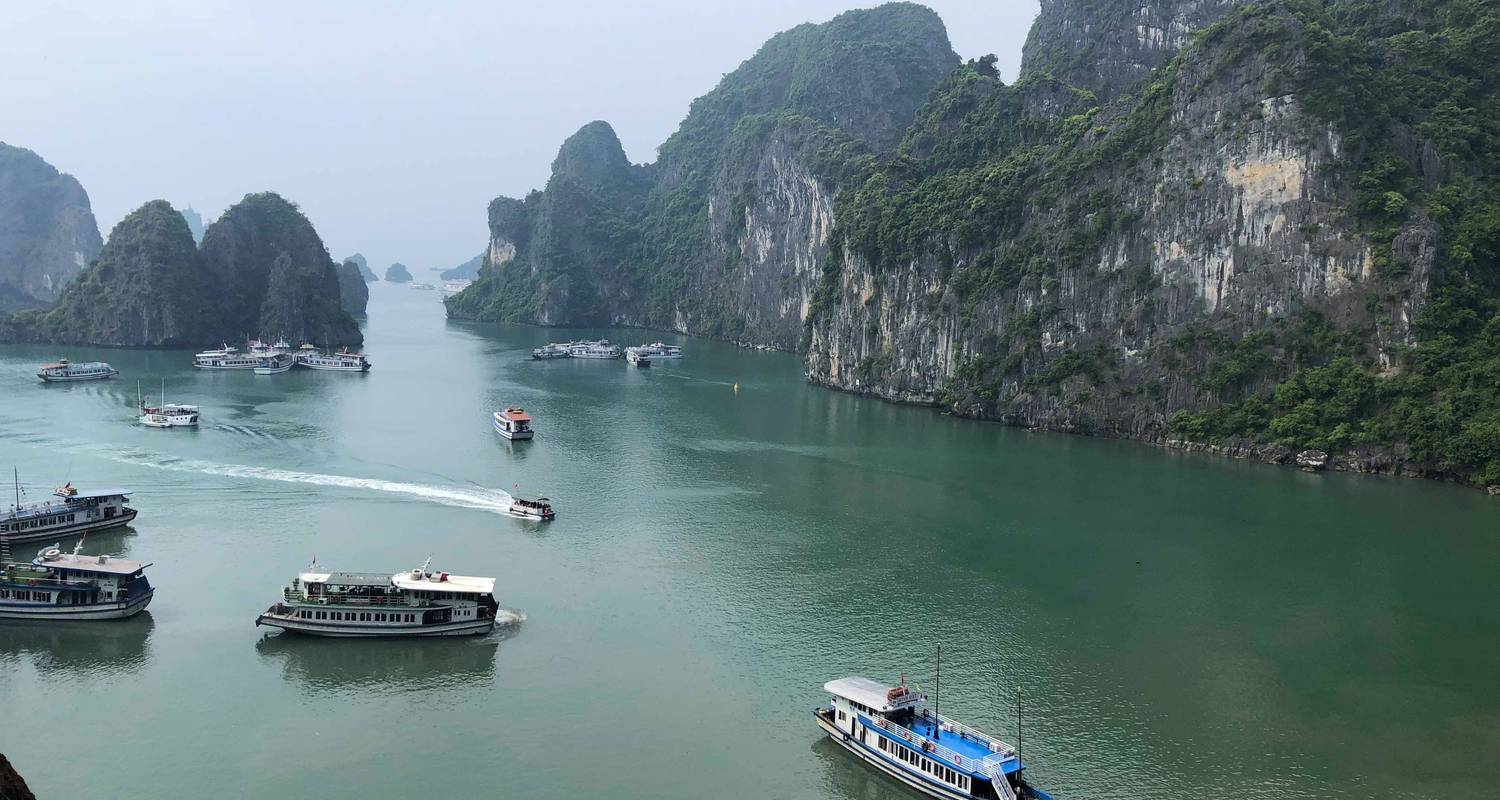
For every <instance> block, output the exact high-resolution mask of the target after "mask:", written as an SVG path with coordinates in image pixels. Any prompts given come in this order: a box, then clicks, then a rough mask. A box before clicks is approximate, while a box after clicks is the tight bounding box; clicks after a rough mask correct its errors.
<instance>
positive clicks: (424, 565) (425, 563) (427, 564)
mask: <svg viewBox="0 0 1500 800" xmlns="http://www.w3.org/2000/svg"><path fill="white" fill-rule="evenodd" d="M430 566H432V556H428V557H427V560H426V561H423V562H422V574H423V575H426V574H427V568H428V567H430Z"/></svg>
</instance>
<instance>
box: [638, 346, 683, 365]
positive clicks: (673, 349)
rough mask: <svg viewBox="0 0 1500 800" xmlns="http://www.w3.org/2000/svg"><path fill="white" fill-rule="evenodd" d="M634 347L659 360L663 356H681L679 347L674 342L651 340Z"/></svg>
mask: <svg viewBox="0 0 1500 800" xmlns="http://www.w3.org/2000/svg"><path fill="white" fill-rule="evenodd" d="M635 349H637V350H640V351H641V352H643V353H645V354H646V355H648V356H650V357H651V358H653V359H656V360H657V361H660V360H662V359H664V358H682V348H681V347H678V346H677V345H675V344H667V343H665V342H652V343H651V344H643V345H640V346H639V347H637V348H635Z"/></svg>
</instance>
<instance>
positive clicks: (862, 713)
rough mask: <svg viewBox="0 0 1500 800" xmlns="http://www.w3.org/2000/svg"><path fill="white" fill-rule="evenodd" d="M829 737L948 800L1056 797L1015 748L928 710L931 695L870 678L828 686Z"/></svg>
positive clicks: (820, 711)
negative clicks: (1032, 776) (1031, 775)
mask: <svg viewBox="0 0 1500 800" xmlns="http://www.w3.org/2000/svg"><path fill="white" fill-rule="evenodd" d="M823 690H824V691H826V692H827V693H828V694H829V695H830V697H831V699H830V701H829V703H828V705H827V706H823V707H819V708H817V709H814V711H813V714H814V716H816V718H817V721H818V727H819V728H821V729H822V730H823V732H824V733H827V734H828V736H829V738H831V739H833V740H834V741H835V742H837V743H839V744H840V745H842V746H843V747H844V748H845V749H847V750H849V751H850V752H852V753H854V754H855V755H857V756H859V757H860V758H861V759H863V760H864V761H865V762H866V763H868V764H870V765H871V766H873V767H875V768H876V769H878V770H880V771H881V772H884V773H885V774H887V775H889V776H890V777H892V778H895V779H896V780H898V781H900V782H901V783H903V784H905V785H906V786H907V787H909V788H911V789H913V790H915V791H918V792H920V793H922V794H924V795H927V796H929V797H939V798H944V800H1020V799H1021V798H1032V800H1052V796H1051V795H1049V794H1047V793H1046V792H1044V791H1042V790H1040V789H1038V788H1036V787H1034V786H1032V785H1031V784H1029V783H1027V782H1026V779H1025V778H1024V777H1023V775H1022V773H1023V772H1024V771H1025V769H1026V765H1025V764H1023V763H1021V756H1020V753H1019V752H1018V751H1017V750H1016V748H1014V747H1012V746H1010V745H1008V744H1006V743H1004V742H1002V741H1000V740H999V739H997V738H995V737H993V736H990V735H988V734H985V733H982V732H980V731H978V730H975V729H974V728H971V727H969V726H967V725H965V724H963V723H961V722H959V721H957V720H954V719H950V718H948V717H945V716H942V715H940V714H938V713H937V711H936V710H935V709H929V708H927V696H926V695H925V694H922V693H921V692H918V691H915V690H913V689H910V688H907V686H906V682H905V681H904V680H903V681H902V682H901V683H899V684H897V685H895V686H887V685H886V684H883V683H880V682H879V681H874V680H871V679H869V678H860V677H852V678H840V679H838V680H835V681H829V682H828V683H826V684H824V686H823Z"/></svg>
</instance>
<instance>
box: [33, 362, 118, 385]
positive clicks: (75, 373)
mask: <svg viewBox="0 0 1500 800" xmlns="http://www.w3.org/2000/svg"><path fill="white" fill-rule="evenodd" d="M119 374H120V371H119V370H117V369H115V368H114V367H111V366H110V365H108V364H106V363H104V362H103V361H87V362H84V363H82V364H74V363H73V362H71V361H69V360H67V359H66V358H60V359H58V360H56V361H54V362H52V363H51V364H43V365H42V366H41V368H40V369H38V370H37V373H36V376H37V377H38V378H41V379H42V380H43V381H46V382H47V383H67V382H70V381H102V380H104V379H106V378H113V377H114V376H116V375H119Z"/></svg>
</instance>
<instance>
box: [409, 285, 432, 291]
mask: <svg viewBox="0 0 1500 800" xmlns="http://www.w3.org/2000/svg"><path fill="white" fill-rule="evenodd" d="M411 288H413V289H420V290H421V291H424V292H430V291H432V290H433V289H436V288H437V287H436V286H433V285H432V284H430V283H414V284H412V285H411Z"/></svg>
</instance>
